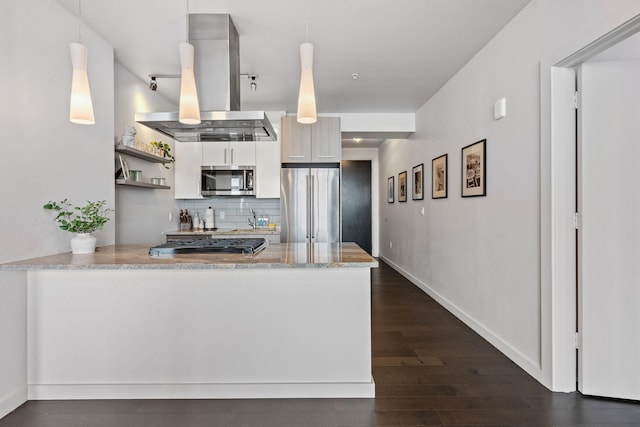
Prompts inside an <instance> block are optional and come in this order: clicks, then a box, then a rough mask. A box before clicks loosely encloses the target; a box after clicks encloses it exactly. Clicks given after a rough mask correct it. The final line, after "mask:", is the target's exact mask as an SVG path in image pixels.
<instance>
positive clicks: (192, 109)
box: [178, 43, 200, 125]
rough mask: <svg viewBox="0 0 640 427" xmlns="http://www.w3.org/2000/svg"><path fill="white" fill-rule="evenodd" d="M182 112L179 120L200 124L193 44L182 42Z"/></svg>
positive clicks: (185, 122) (189, 123)
mask: <svg viewBox="0 0 640 427" xmlns="http://www.w3.org/2000/svg"><path fill="white" fill-rule="evenodd" d="M180 66H181V68H182V81H181V83H180V113H179V118H178V120H179V121H180V123H184V124H187V125H197V124H200V104H198V92H197V91H196V79H195V76H194V74H193V45H191V44H189V43H180Z"/></svg>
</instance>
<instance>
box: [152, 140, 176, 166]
mask: <svg viewBox="0 0 640 427" xmlns="http://www.w3.org/2000/svg"><path fill="white" fill-rule="evenodd" d="M149 144H150V145H151V146H152V147H153V148H155V149H157V150H158V151H161V152H162V157H163V158H165V159H169V160H171V163H173V162H175V161H176V158H175V157H173V154H171V147H169V144H165V143H163V142H162V141H151V142H150V143H149ZM164 168H165V169H169V166H167V165H164Z"/></svg>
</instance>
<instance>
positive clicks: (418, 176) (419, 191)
mask: <svg viewBox="0 0 640 427" xmlns="http://www.w3.org/2000/svg"><path fill="white" fill-rule="evenodd" d="M411 198H412V199H413V200H423V199H424V163H421V164H419V165H418V166H414V167H413V194H412V195H411Z"/></svg>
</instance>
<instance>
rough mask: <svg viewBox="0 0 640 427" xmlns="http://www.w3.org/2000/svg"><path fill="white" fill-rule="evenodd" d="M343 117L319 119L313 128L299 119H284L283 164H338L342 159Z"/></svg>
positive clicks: (292, 117)
mask: <svg viewBox="0 0 640 427" xmlns="http://www.w3.org/2000/svg"><path fill="white" fill-rule="evenodd" d="M341 152H342V140H341V135H340V118H339V117H318V121H317V122H316V123H314V124H312V125H304V124H300V123H298V122H297V121H296V118H295V116H290V117H283V119H282V154H281V161H282V163H336V162H340V160H341Z"/></svg>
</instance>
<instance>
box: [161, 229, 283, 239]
mask: <svg viewBox="0 0 640 427" xmlns="http://www.w3.org/2000/svg"><path fill="white" fill-rule="evenodd" d="M251 234H257V235H266V234H280V228H277V229H270V228H256V229H255V230H254V229H253V228H231V229H229V228H218V229H216V230H172V231H165V232H164V235H172V236H176V235H178V236H194V237H197V236H228V235H231V236H234V235H251Z"/></svg>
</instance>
